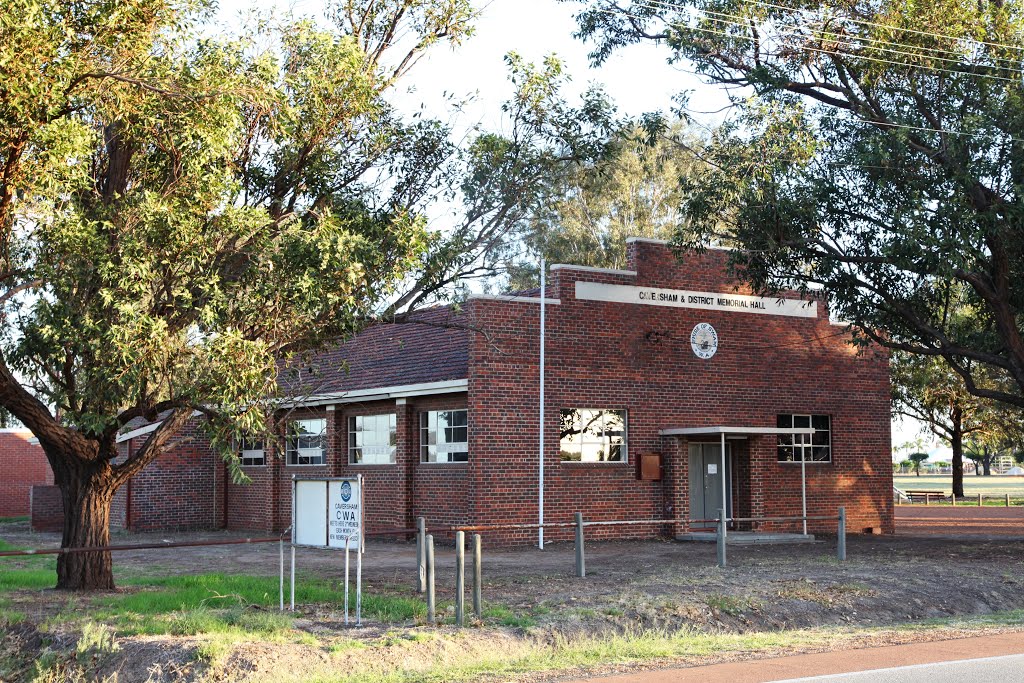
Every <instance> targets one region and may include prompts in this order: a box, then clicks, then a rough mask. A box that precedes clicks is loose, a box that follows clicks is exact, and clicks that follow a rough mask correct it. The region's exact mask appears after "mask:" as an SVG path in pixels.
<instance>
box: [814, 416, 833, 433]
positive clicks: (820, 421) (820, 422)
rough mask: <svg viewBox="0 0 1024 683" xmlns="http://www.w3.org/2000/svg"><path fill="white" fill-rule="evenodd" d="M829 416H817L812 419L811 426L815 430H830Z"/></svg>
mask: <svg viewBox="0 0 1024 683" xmlns="http://www.w3.org/2000/svg"><path fill="white" fill-rule="evenodd" d="M829 422H830V420H829V416H828V415H815V416H813V417H812V418H811V426H812V427H814V428H815V429H824V430H826V431H827V430H828V429H829Z"/></svg>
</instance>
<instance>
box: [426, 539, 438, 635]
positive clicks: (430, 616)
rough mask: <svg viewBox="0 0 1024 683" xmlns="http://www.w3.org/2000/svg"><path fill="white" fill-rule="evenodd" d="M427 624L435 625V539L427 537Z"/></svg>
mask: <svg viewBox="0 0 1024 683" xmlns="http://www.w3.org/2000/svg"><path fill="white" fill-rule="evenodd" d="M426 538H427V623H428V624H433V623H435V621H436V619H435V618H434V617H435V615H434V537H433V536H429V535H428V536H427V537H426Z"/></svg>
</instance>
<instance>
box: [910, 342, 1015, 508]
mask: <svg viewBox="0 0 1024 683" xmlns="http://www.w3.org/2000/svg"><path fill="white" fill-rule="evenodd" d="M890 368H891V373H892V377H891V379H892V412H893V414H894V415H896V416H901V417H908V418H911V419H913V420H917V421H919V422H920V423H921V424H923V425H924V426H925V427H926V428H927V429H928V430H929V431H930V432H932V433H933V434H935V435H936V436H938V437H939V438H940V439H942V440H943V441H945V442H946V443H948V444H949V447H950V448H951V449H952V451H953V459H952V470H953V495H955V496H960V497H963V495H964V441H965V439H969V438H971V437H972V436H974V435H979V434H981V433H982V432H984V431H985V430H987V429H991V428H992V422H991V417H992V416H991V414H992V412H993V411H995V410H996V408H994V407H993V406H992V405H991V402H989V401H984V400H983V399H979V398H978V397H976V396H972V395H971V394H969V393H968V392H967V390H966V389H965V388H964V383H963V381H962V380H961V379H960V377H959V375H957V374H956V373H955V372H953V370H951V369H950V367H949V366H948V365H947V364H946V363H945V362H944V361H943V360H942V359H941V358H936V357H934V356H921V355H915V354H909V353H905V352H902V351H897V352H896V353H894V354H893V356H892V358H891V365H890Z"/></svg>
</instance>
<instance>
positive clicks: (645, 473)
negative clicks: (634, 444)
mask: <svg viewBox="0 0 1024 683" xmlns="http://www.w3.org/2000/svg"><path fill="white" fill-rule="evenodd" d="M636 478H637V479H640V480H641V481H661V453H641V454H640V459H639V462H638V463H637V471H636Z"/></svg>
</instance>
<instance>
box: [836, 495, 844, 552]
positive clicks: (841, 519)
mask: <svg viewBox="0 0 1024 683" xmlns="http://www.w3.org/2000/svg"><path fill="white" fill-rule="evenodd" d="M838 539H839V540H838V543H837V544H836V554H837V555H838V556H839V560H840V561H843V560H845V559H846V508H845V507H840V508H839V534H838Z"/></svg>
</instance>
